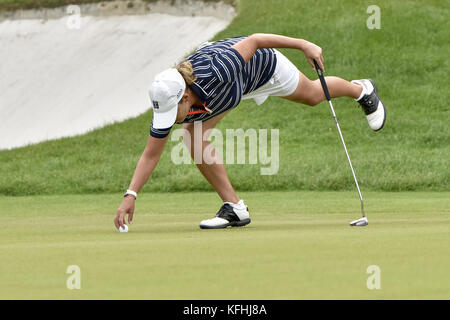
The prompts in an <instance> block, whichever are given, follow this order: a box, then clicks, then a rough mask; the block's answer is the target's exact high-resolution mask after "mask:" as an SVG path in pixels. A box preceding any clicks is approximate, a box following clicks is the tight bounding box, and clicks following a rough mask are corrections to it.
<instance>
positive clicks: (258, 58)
mask: <svg viewBox="0 0 450 320" xmlns="http://www.w3.org/2000/svg"><path fill="white" fill-rule="evenodd" d="M245 38H246V37H235V38H229V39H224V40H219V41H216V42H213V43H211V44H210V45H207V46H205V47H202V48H200V49H199V50H197V51H196V52H195V53H194V54H193V55H191V56H190V57H188V58H187V60H189V61H190V62H191V63H192V66H193V67H194V74H195V75H196V76H197V80H196V81H195V82H194V83H193V84H191V85H190V88H191V89H192V90H193V91H194V92H195V94H196V95H197V96H198V98H199V100H200V101H201V102H202V104H203V107H192V108H191V110H190V112H189V114H188V116H187V117H186V119H185V120H184V121H183V122H194V121H206V120H208V119H211V118H213V117H215V116H217V115H219V114H221V113H223V112H225V111H228V110H231V109H233V108H234V107H236V106H237V105H238V104H239V102H240V101H241V98H242V95H244V94H247V93H249V92H252V91H254V90H256V89H258V88H259V87H261V86H262V85H263V84H265V83H266V82H267V81H269V79H270V78H271V77H272V75H273V73H274V72H275V66H276V62H277V61H276V55H275V51H274V50H273V49H258V50H257V51H256V53H255V54H254V55H253V57H252V58H251V59H250V60H249V61H248V62H247V63H245V61H244V59H243V58H242V56H241V55H240V54H239V52H238V51H236V50H235V49H234V48H231V47H232V46H233V45H235V44H236V43H238V42H239V41H241V40H243V39H245ZM205 106H206V107H207V108H208V109H210V110H211V113H208V112H206V110H205V108H204V107H205ZM170 129H171V128H166V129H155V128H153V126H152V127H151V128H150V134H151V135H152V136H153V137H156V138H164V137H166V136H167V135H168V134H169V132H170Z"/></svg>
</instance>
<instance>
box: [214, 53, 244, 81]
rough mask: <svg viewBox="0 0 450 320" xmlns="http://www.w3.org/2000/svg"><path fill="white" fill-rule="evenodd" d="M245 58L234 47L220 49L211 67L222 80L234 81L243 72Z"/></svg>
mask: <svg viewBox="0 0 450 320" xmlns="http://www.w3.org/2000/svg"><path fill="white" fill-rule="evenodd" d="M244 66H245V61H244V58H243V57H242V56H241V54H240V53H239V52H238V51H237V50H236V49H234V48H226V49H223V50H220V52H218V53H217V54H215V56H214V57H213V59H212V65H211V68H212V69H213V70H214V72H215V73H216V75H217V77H218V78H219V80H220V81H222V82H233V81H235V80H236V79H237V78H238V75H239V74H241V73H242V71H243V69H244Z"/></svg>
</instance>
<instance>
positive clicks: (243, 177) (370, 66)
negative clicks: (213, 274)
mask: <svg viewBox="0 0 450 320" xmlns="http://www.w3.org/2000/svg"><path fill="white" fill-rule="evenodd" d="M369 4H372V3H371V2H364V1H363V2H361V3H359V4H358V5H355V2H354V1H334V2H330V1H324V0H319V1H316V0H314V1H283V2H280V1H271V0H261V1H258V6H254V1H245V0H242V1H240V2H239V7H238V11H239V15H238V17H237V18H236V19H235V20H234V21H233V23H232V24H231V25H230V26H229V28H227V29H226V30H225V31H223V32H222V33H220V34H219V35H217V37H216V38H217V39H219V38H224V37H229V36H236V35H241V34H251V33H254V32H270V33H278V34H284V35H289V36H293V37H301V38H305V39H309V40H310V41H313V42H315V43H317V44H318V45H320V46H322V47H323V50H324V56H325V62H326V68H327V73H328V74H329V75H339V76H341V77H344V78H347V79H354V78H364V77H371V78H373V79H375V81H376V83H377V85H378V89H379V93H380V95H381V97H382V99H383V101H384V103H385V105H386V108H387V115H388V116H387V123H386V127H385V128H384V129H383V130H382V131H381V132H378V133H375V132H372V131H371V130H370V129H369V128H368V125H367V122H366V120H365V117H364V115H363V113H362V112H361V110H359V109H358V108H357V107H356V103H355V102H354V101H352V99H349V98H343V99H335V101H334V106H335V109H336V112H337V115H338V119H339V121H340V125H341V127H342V130H343V134H344V137H345V139H346V142H347V145H348V148H349V150H350V155H351V157H352V160H353V162H354V167H355V169H356V173H357V176H358V178H359V180H360V184H361V188H362V189H363V190H383V191H404V190H449V181H450V172H449V170H448V159H449V157H450V147H449V143H448V137H449V136H450V131H449V126H448V123H449V117H448V115H449V109H448V104H447V103H446V101H448V100H449V99H450V96H449V91H448V90H447V84H448V83H449V73H448V72H447V70H448V57H447V53H448V52H449V51H450V48H449V46H450V44H449V42H448V41H447V40H448V38H449V30H450V29H449V28H446V27H445V25H448V21H447V20H448V19H447V17H448V16H449V8H447V7H445V6H444V4H443V3H442V2H441V1H407V2H403V1H387V0H384V1H378V2H377V5H378V6H379V7H380V9H381V29H380V30H369V29H367V27H366V19H367V18H368V14H367V13H366V8H367V6H368V5H369ZM250 22H251V23H250ZM283 52H284V53H285V54H286V55H287V56H288V57H289V58H290V59H291V60H292V61H293V62H294V63H295V64H296V65H297V66H298V67H299V68H300V69H301V70H303V71H304V72H305V74H306V75H307V76H309V77H310V78H316V75H315V73H314V71H313V70H312V69H311V68H310V67H309V66H308V65H307V63H306V61H305V59H304V57H303V54H302V53H301V52H296V51H294V50H283ZM151 117H152V114H151V111H149V112H147V113H145V114H143V115H142V116H140V117H137V118H135V119H130V120H128V121H125V122H123V123H118V124H114V125H110V126H107V127H105V128H103V129H100V130H96V131H94V132H91V133H89V134H86V135H84V136H79V137H74V138H67V139H61V140H56V141H50V142H46V143H41V144H38V145H34V146H29V147H25V148H20V149H16V150H11V151H0V163H1V165H0V194H5V195H36V194H74V193H76V194H83V193H105V192H106V193H111V192H120V191H122V190H123V189H124V188H126V187H127V186H128V184H129V181H130V180H131V176H132V173H133V171H134V168H135V166H136V163H137V160H138V159H139V156H140V154H141V152H142V150H143V148H144V146H145V143H146V140H147V137H148V131H149V126H150V123H151ZM176 127H178V126H176ZM218 128H219V129H220V130H222V132H223V133H225V129H227V128H243V129H244V130H246V129H249V128H254V129H279V132H280V155H279V157H280V167H279V171H278V173H277V174H276V175H272V176H261V175H260V174H259V172H260V171H259V170H260V165H248V164H247V165H229V166H228V171H229V175H230V178H231V180H232V183H233V184H234V186H235V187H236V189H238V190H240V191H249V190H299V189H301V190H345V189H346V190H352V189H353V188H354V186H353V180H352V177H351V174H350V171H349V169H348V166H347V163H346V158H345V154H344V152H343V149H342V146H341V144H340V141H339V138H338V134H337V132H336V128H335V125H334V122H333V120H332V118H331V114H330V111H329V108H328V105H327V103H325V102H324V103H322V104H320V105H319V106H317V107H316V108H310V107H306V106H302V105H299V104H295V103H291V102H288V101H285V100H282V99H279V98H270V99H269V100H268V102H266V103H265V104H264V105H263V106H259V107H258V106H256V105H255V104H254V103H253V102H250V101H246V102H243V103H241V105H240V106H239V107H238V108H237V109H235V110H234V111H233V112H231V113H230V114H229V115H228V116H227V117H225V118H224V120H223V121H221V123H219V125H218ZM176 143H177V142H170V143H169V144H168V146H167V149H166V151H165V153H164V155H163V157H162V160H161V161H160V163H159V165H158V167H157V169H156V170H155V172H154V174H153V176H152V178H151V182H150V183H148V184H147V185H146V186H145V188H144V190H145V191H147V192H148V191H151V192H167V191H171V192H176V191H188V190H194V191H209V190H211V187H210V186H209V185H208V183H207V182H205V180H204V179H203V177H202V176H201V175H200V173H199V172H198V170H197V169H196V167H195V166H194V165H179V166H176V165H174V164H173V163H172V162H171V160H170V151H171V149H172V148H173V147H174V146H175V144H176Z"/></svg>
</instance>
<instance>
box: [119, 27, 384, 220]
mask: <svg viewBox="0 0 450 320" xmlns="http://www.w3.org/2000/svg"><path fill="white" fill-rule="evenodd" d="M273 48H292V49H298V50H301V51H303V53H304V55H305V57H306V59H307V60H308V62H309V64H310V65H311V66H312V67H313V68H314V63H313V59H315V60H316V61H317V63H318V64H319V66H320V67H321V68H322V70H324V66H323V57H322V49H321V48H320V47H318V46H317V45H315V44H313V43H311V42H308V41H306V40H303V39H295V38H289V37H285V36H280V35H274V34H253V35H251V36H248V37H237V38H230V39H225V40H220V41H216V42H213V43H206V44H204V45H202V46H201V47H200V48H199V49H198V50H197V51H196V52H195V53H194V54H193V55H191V56H190V57H188V58H187V59H186V60H185V61H183V62H182V63H180V64H179V65H177V66H176V67H174V68H170V69H168V70H165V71H163V72H161V73H160V74H158V75H157V76H156V77H155V80H154V82H153V83H152V84H151V87H150V89H149V94H150V99H151V101H152V105H153V121H152V125H151V128H150V136H149V138H148V142H147V145H146V147H145V150H144V152H143V153H142V156H141V158H140V159H139V161H138V164H137V167H136V170H135V172H134V175H133V178H132V180H131V183H130V186H129V188H128V190H127V191H126V192H125V194H124V199H123V202H122V204H121V205H120V207H119V209H118V210H117V213H116V217H115V219H114V222H115V225H116V227H117V228H119V227H120V226H122V227H123V226H124V224H125V215H126V214H128V223H130V224H131V223H132V220H133V213H134V204H135V200H136V198H137V194H138V193H139V191H140V190H141V188H142V187H143V186H144V184H145V183H146V182H147V180H148V179H149V177H150V175H151V174H152V172H153V170H154V169H155V167H156V164H157V163H158V161H159V159H160V156H161V153H162V151H163V149H164V146H165V144H166V142H167V139H168V135H169V132H170V129H171V128H172V126H173V125H174V124H175V123H183V128H184V129H185V130H186V131H185V132H187V133H189V134H186V135H185V137H183V138H184V139H183V140H184V143H185V144H186V145H187V147H188V149H190V152H191V156H192V157H194V151H195V150H196V149H199V148H198V146H197V148H195V147H194V144H195V143H196V141H199V142H197V143H201V148H200V149H201V150H202V152H201V157H202V161H201V163H199V164H196V165H197V167H198V169H199V170H200V172H201V173H202V174H203V176H204V177H205V178H206V179H207V180H208V182H209V183H210V184H211V185H212V187H213V188H214V189H215V190H216V192H217V193H218V195H219V196H220V198H221V199H222V201H223V205H222V207H221V208H220V210H219V212H218V213H217V214H216V216H215V217H214V218H212V219H208V220H204V221H202V222H201V223H200V227H201V228H204V229H217V228H225V227H228V226H244V225H246V224H248V223H250V214H249V211H248V208H247V206H246V205H245V204H244V201H243V200H241V199H239V197H238V195H237V194H236V192H235V191H234V189H233V186H232V185H231V183H230V180H229V179H228V175H227V172H226V170H225V166H224V164H223V163H222V161H221V160H219V159H205V158H204V157H205V156H204V153H203V150H204V149H205V148H207V147H208V148H209V149H208V150H209V151H210V150H213V149H212V145H210V143H209V142H208V141H204V139H201V138H200V139H197V138H196V137H195V135H194V122H197V121H201V122H202V126H201V130H202V132H201V137H204V133H205V132H206V131H207V130H209V129H212V128H214V126H215V125H216V124H217V123H218V122H219V121H220V120H221V119H222V118H223V117H224V116H225V115H226V114H227V113H228V112H230V110H232V109H233V108H235V107H236V106H237V105H238V104H239V102H240V101H241V100H243V99H254V100H255V102H256V103H257V104H258V105H259V104H262V103H263V102H264V101H265V100H266V99H267V97H268V96H278V97H282V98H284V99H288V100H291V101H294V102H298V103H302V104H306V105H309V106H315V105H317V104H318V103H319V102H321V101H323V100H324V99H325V95H324V93H323V90H322V87H321V85H320V82H319V80H315V81H311V80H309V79H308V78H307V77H306V76H305V75H304V74H303V73H301V72H300V71H299V70H298V69H297V68H296V67H295V66H294V65H293V64H292V63H291V62H290V61H289V60H288V59H287V58H286V57H285V56H284V55H282V54H281V53H280V52H279V51H277V50H276V49H273ZM326 81H327V84H328V88H329V91H330V94H331V97H333V98H335V97H344V96H345V97H352V98H354V99H355V100H356V101H357V102H359V104H360V105H361V106H362V109H363V111H364V112H365V114H366V117H367V120H368V122H369V126H370V127H371V128H372V129H373V130H380V129H381V128H382V127H383V125H384V122H385V110H384V106H383V104H382V103H381V101H380V99H379V97H378V95H377V89H376V87H375V83H374V82H373V81H372V80H368V79H363V80H354V81H351V82H348V81H346V80H344V79H341V78H338V77H326ZM242 117H245V114H242ZM209 132H210V131H209ZM197 136H198V134H197ZM206 153H207V154H209V157H212V158H215V157H216V154H215V152H214V151H213V152H206ZM197 162H199V161H197Z"/></svg>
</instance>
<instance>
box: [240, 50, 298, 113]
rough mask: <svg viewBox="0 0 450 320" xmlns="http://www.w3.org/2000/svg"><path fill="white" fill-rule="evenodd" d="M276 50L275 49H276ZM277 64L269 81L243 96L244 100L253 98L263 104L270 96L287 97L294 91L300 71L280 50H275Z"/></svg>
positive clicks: (257, 102) (258, 103)
mask: <svg viewBox="0 0 450 320" xmlns="http://www.w3.org/2000/svg"><path fill="white" fill-rule="evenodd" d="M274 50H275V49H274ZM275 54H276V56H277V65H276V67H275V72H274V73H273V76H272V77H271V78H270V80H269V81H267V83H265V84H264V85H262V86H261V87H259V88H258V89H256V90H255V91H252V92H249V93H247V94H245V95H243V96H242V100H246V99H253V100H255V102H256V104H257V105H261V104H263V103H264V101H266V100H267V98H268V97H269V96H276V97H286V96H290V95H291V94H293V93H294V91H295V89H297V86H298V82H299V80H300V71H299V70H298V69H297V67H296V66H295V65H294V64H293V63H292V62H291V61H289V59H288V58H286V57H285V56H284V55H283V54H282V53H281V52H280V51H278V50H275Z"/></svg>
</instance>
